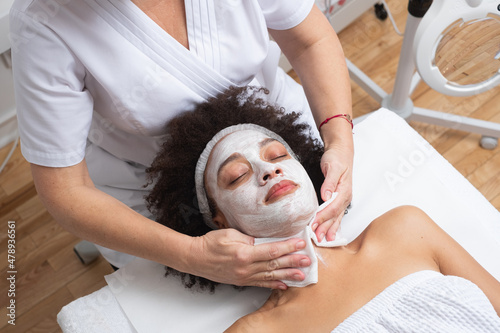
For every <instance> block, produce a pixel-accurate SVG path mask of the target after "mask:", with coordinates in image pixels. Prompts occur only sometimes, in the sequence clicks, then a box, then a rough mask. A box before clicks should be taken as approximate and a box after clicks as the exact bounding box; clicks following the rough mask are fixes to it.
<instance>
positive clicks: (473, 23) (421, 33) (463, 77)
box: [413, 0, 500, 96]
mask: <svg viewBox="0 0 500 333" xmlns="http://www.w3.org/2000/svg"><path fill="white" fill-rule="evenodd" d="M413 50H414V55H415V64H416V67H417V70H418V72H419V74H420V77H421V78H422V79H423V80H424V81H425V82H426V83H427V84H428V85H429V86H430V87H431V88H432V89H434V90H436V91H438V92H440V93H442V94H446V95H450V96H470V95H475V94H479V93H482V92H484V91H486V90H488V89H491V88H493V87H494V86H496V85H498V84H500V0H434V1H433V3H432V6H430V8H429V10H428V11H427V13H426V14H425V16H424V17H423V19H422V21H421V22H420V24H419V26H418V29H417V31H416V33H415V39H414V44H413Z"/></svg>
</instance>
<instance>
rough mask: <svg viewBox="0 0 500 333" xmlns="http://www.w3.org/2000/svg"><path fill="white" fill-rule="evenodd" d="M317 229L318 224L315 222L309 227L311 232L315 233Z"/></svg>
mask: <svg viewBox="0 0 500 333" xmlns="http://www.w3.org/2000/svg"><path fill="white" fill-rule="evenodd" d="M317 227H318V223H317V222H315V223H313V225H312V226H311V228H312V230H313V231H316V228H317Z"/></svg>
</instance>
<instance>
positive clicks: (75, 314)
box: [58, 109, 500, 333]
mask: <svg viewBox="0 0 500 333" xmlns="http://www.w3.org/2000/svg"><path fill="white" fill-rule="evenodd" d="M354 143H355V159H354V180H353V197H354V198H353V202H352V208H351V210H350V212H349V214H348V215H346V216H345V217H344V219H343V221H342V232H343V234H344V235H345V236H346V237H347V238H348V239H349V240H352V239H354V238H356V237H357V235H359V233H361V232H362V231H363V230H364V228H365V227H366V226H367V225H368V224H369V223H370V222H371V221H372V220H373V219H374V218H376V217H377V216H379V215H381V214H383V213H384V212H386V211H387V210H389V209H391V208H393V207H397V206H399V205H406V204H411V205H415V206H418V207H420V208H421V209H423V210H424V211H425V212H426V213H427V214H428V215H430V216H431V217H432V218H433V219H434V220H435V221H436V222H437V223H438V224H439V225H440V226H441V227H442V228H443V229H444V230H445V231H446V232H448V233H449V234H450V235H451V236H452V237H453V238H455V239H456V240H457V241H458V242H459V243H460V244H461V245H462V246H463V247H464V248H465V249H466V250H467V251H469V253H471V255H472V256H474V257H475V258H476V260H477V261H478V262H479V263H480V264H482V265H483V266H484V267H485V268H486V269H487V270H488V271H489V272H490V273H492V274H493V275H494V276H495V277H496V278H497V279H498V280H499V281H500V262H499V261H498V255H499V254H500V213H499V212H498V211H497V210H496V209H495V208H494V207H493V206H492V205H491V204H490V203H489V202H488V201H487V200H486V199H485V198H484V197H483V196H482V195H481V193H479V192H478V191H477V190H476V189H475V188H474V187H473V186H472V185H471V184H470V183H469V182H468V181H467V180H466V179H465V178H464V177H463V176H462V175H461V174H460V173H458V172H457V171H456V170H455V169H454V168H453V167H452V166H451V165H450V164H449V163H448V162H447V161H446V160H445V159H444V158H443V157H442V156H441V155H439V154H438V153H437V152H436V151H435V150H434V149H433V148H432V147H431V146H430V144H429V143H427V142H426V141H425V140H424V139H423V138H422V137H421V136H420V135H419V134H418V133H417V132H415V131H414V130H413V129H412V128H411V127H410V126H409V125H408V124H407V123H406V122H405V121H404V120H403V119H401V118H400V117H399V116H397V115H395V114H394V113H392V112H391V111H388V110H385V109H381V110H379V111H377V112H375V113H374V114H372V115H371V116H369V117H368V118H367V119H365V120H364V121H362V122H361V123H359V124H357V125H356V126H355V127H354ZM163 274H164V269H163V267H162V266H161V265H158V264H156V263H152V262H148V261H145V260H137V261H135V262H132V263H131V264H129V265H128V266H126V267H124V268H122V269H120V270H118V271H117V272H115V273H113V274H111V275H108V276H107V277H106V281H107V282H108V286H107V287H104V288H102V289H101V290H98V291H97V292H95V293H93V294H91V295H88V296H85V297H82V298H80V299H77V300H76V301H74V302H72V303H70V304H69V305H67V306H65V307H64V308H63V309H62V310H61V312H60V313H59V314H58V322H59V324H60V325H61V327H62V328H63V331H64V332H100V331H103V329H102V327H105V326H104V325H107V326H106V330H105V331H106V332H120V333H126V332H135V330H136V331H137V332H147V333H151V332H176V333H177V332H202V331H203V332H222V331H223V330H224V329H225V328H226V327H227V326H229V325H230V324H231V323H232V322H234V320H236V319H238V318H239V317H240V316H242V315H244V314H246V313H248V312H251V311H253V310H255V309H257V308H258V307H260V306H261V304H262V303H263V302H264V301H265V300H266V298H267V296H268V295H269V291H268V290H263V289H256V288H249V289H247V290H245V291H243V292H238V291H236V290H234V289H232V288H231V287H228V286H224V287H223V288H220V290H218V291H216V293H215V294H213V295H212V294H202V293H193V292H191V291H189V290H187V289H185V288H183V286H182V285H181V283H180V281H178V280H177V279H176V278H168V279H167V278H164V277H163ZM110 292H111V293H112V294H113V295H114V296H115V298H116V300H117V302H102V301H101V302H99V301H98V300H99V299H100V298H101V299H106V298H107V297H109V293H110ZM106 295H108V296H106ZM89 304H92V306H91V307H89V306H88V305H89ZM85 311H86V312H85ZM82 312H83V313H88V314H89V315H88V316H86V318H85V316H82V315H81V313H82ZM93 312H95V314H93ZM104 317H108V320H109V323H111V324H109V325H108V324H106V323H105V320H104V319H105V318H104ZM129 321H130V323H131V324H132V325H133V326H134V327H135V330H134V328H133V327H132V326H131V325H130V324H129ZM68 323H71V325H68ZM76 323H78V325H76ZM119 323H123V325H119ZM113 327H117V329H116V330H114V329H113Z"/></svg>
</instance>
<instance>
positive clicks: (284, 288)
mask: <svg viewBox="0 0 500 333" xmlns="http://www.w3.org/2000/svg"><path fill="white" fill-rule="evenodd" d="M278 289H281V290H286V286H285V285H280V286H278Z"/></svg>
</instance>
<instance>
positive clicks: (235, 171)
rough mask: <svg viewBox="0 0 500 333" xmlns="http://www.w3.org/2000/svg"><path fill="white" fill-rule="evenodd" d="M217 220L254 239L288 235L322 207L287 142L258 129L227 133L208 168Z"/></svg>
mask: <svg viewBox="0 0 500 333" xmlns="http://www.w3.org/2000/svg"><path fill="white" fill-rule="evenodd" d="M205 184H206V189H207V192H208V196H209V197H210V198H212V200H213V201H214V202H215V203H216V205H217V214H216V216H215V217H214V222H215V223H216V224H218V225H220V226H221V227H232V228H236V229H238V230H240V231H242V232H244V233H246V234H248V235H251V236H254V237H287V236H292V235H294V234H296V233H297V232H299V231H301V230H302V229H303V228H304V227H305V226H306V225H307V224H308V223H309V221H310V220H311V219H312V218H313V217H314V214H315V212H316V209H317V207H318V201H317V198H316V194H315V190H314V186H313V184H312V182H311V180H310V178H309V176H308V174H307V172H306V171H305V169H304V168H303V167H302V165H301V164H300V163H299V162H298V161H297V160H296V159H294V158H293V157H292V156H291V155H290V153H289V152H288V151H287V149H286V148H285V146H283V144H281V143H280V142H279V141H276V140H275V139H272V138H269V137H268V136H266V135H265V134H263V133H261V132H259V131H254V130H243V131H237V132H234V133H232V134H229V135H227V136H226V137H224V138H223V139H222V140H221V141H219V142H218V143H217V145H216V146H215V147H214V149H213V150H212V153H211V155H210V158H209V160H208V163H207V167H206V169H205Z"/></svg>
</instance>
